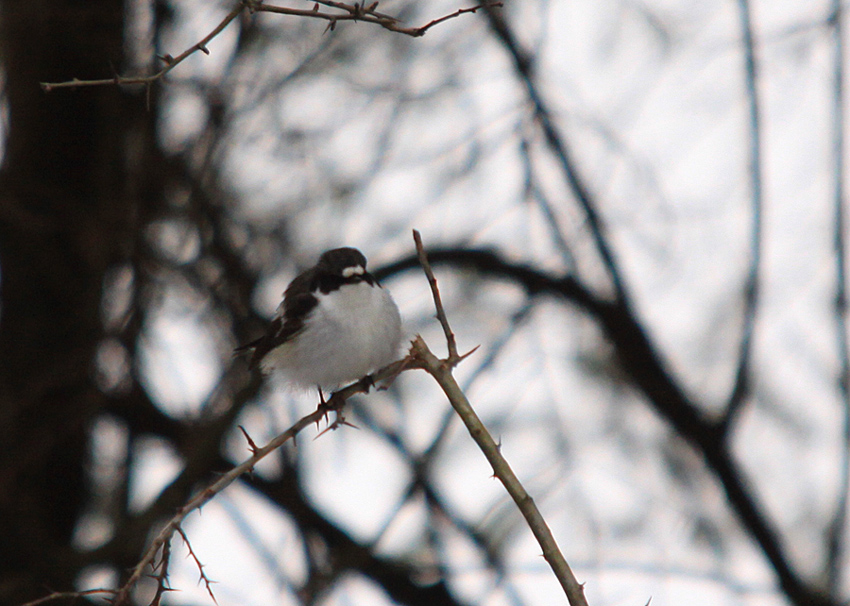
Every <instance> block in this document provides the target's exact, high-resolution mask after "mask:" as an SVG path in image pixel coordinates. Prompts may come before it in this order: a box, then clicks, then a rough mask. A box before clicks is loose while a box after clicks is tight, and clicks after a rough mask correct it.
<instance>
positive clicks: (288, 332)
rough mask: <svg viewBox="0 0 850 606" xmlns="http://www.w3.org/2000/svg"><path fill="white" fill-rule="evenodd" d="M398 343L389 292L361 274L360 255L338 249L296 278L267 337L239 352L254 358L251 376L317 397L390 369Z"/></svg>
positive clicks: (397, 324) (396, 319) (398, 320)
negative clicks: (279, 380)
mask: <svg viewBox="0 0 850 606" xmlns="http://www.w3.org/2000/svg"><path fill="white" fill-rule="evenodd" d="M400 341H401V316H400V314H399V311H398V307H397V306H396V304H395V301H394V300H393V298H392V296H391V295H390V293H389V291H388V290H386V289H385V288H383V287H382V286H381V285H380V284H379V283H378V281H377V280H376V279H375V277H374V276H373V275H372V274H370V273H369V272H368V271H367V270H366V257H365V256H364V255H363V253H361V252H360V251H359V250H357V249H356V248H350V247H343V248H334V249H332V250H328V251H325V252H324V253H322V255H321V256H320V257H319V261H318V263H316V265H314V266H313V267H311V268H310V269H307V270H306V271H304V272H303V273H301V274H299V275H298V276H297V277H295V279H293V280H292V282H290V283H289V286H287V288H286V291H285V292H284V294H283V301H282V302H281V304H280V306H279V307H278V308H277V312H276V313H275V316H274V318H273V319H272V321H271V322H270V324H269V326H268V329H267V331H266V333H265V334H264V335H263V336H262V337H260V338H259V339H256V340H255V341H252V342H250V343H248V344H246V345H243V346H241V347H238V348H236V351H237V352H247V351H251V352H252V353H251V358H250V361H249V363H248V364H249V367H250V368H252V369H253V368H256V367H259V368H260V370H261V371H262V373H263V374H271V373H278V374H279V375H281V376H282V377H283V378H284V379H286V380H287V381H288V383H289V384H290V385H291V386H293V387H296V388H311V387H318V388H319V394H320V396H321V394H322V390H323V389H328V390H333V389H336V388H338V387H340V386H341V385H344V384H346V383H348V382H353V381H357V380H361V379H364V378H367V377H370V375H369V373H371V372H374V371H375V370H378V369H380V368H382V367H384V366H386V365H387V364H390V363H391V362H393V361H394V359H395V357H396V355H397V353H398V348H399V344H400Z"/></svg>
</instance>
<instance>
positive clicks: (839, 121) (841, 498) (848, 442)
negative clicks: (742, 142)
mask: <svg viewBox="0 0 850 606" xmlns="http://www.w3.org/2000/svg"><path fill="white" fill-rule="evenodd" d="M842 12H843V11H842V9H841V2H840V0H833V2H832V17H831V19H830V24H831V26H832V36H833V62H834V73H833V95H832V119H833V124H832V129H831V131H832V137H833V138H832V153H833V162H834V169H833V170H834V175H833V177H834V179H835V190H834V192H833V194H834V204H835V215H834V218H833V221H834V225H833V229H834V230H835V231H834V232H833V233H834V236H833V245H834V247H835V251H834V254H835V333H836V347H837V350H838V360H839V365H840V368H839V376H838V393H839V396H840V398H841V424H842V428H841V430H842V431H841V434H842V435H841V439H842V441H843V444H842V448H841V455H840V461H839V469H840V474H841V475H840V477H839V483H838V500H837V502H836V504H835V514H834V516H833V518H832V521H831V522H830V524H829V526H828V527H827V531H826V539H827V561H826V578H827V584H828V586H829V590H830V592H831V593H832V595H834V596H837V595H838V592H839V590H840V588H841V587H842V586H843V584H844V579H845V578H846V571H845V569H844V566H843V565H842V564H843V560H844V554H845V553H846V548H845V540H846V534H847V506H848V500H849V499H850V344H848V341H847V314H848V308H847V266H846V260H845V255H846V254H847V242H846V240H845V235H844V230H845V223H846V218H845V213H844V161H845V158H844V31H843V25H842V16H843V15H842Z"/></svg>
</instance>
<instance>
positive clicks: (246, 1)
mask: <svg viewBox="0 0 850 606" xmlns="http://www.w3.org/2000/svg"><path fill="white" fill-rule="evenodd" d="M319 5H324V6H327V7H330V8H334V9H336V10H339V11H341V12H338V13H329V12H322V11H320V10H319ZM501 6H502V2H482V3H481V4H479V5H478V6H473V7H470V8H461V9H458V10H456V11H455V12H453V13H450V14H448V15H444V16H442V17H438V18H437V19H434V20H432V21H430V22H428V23H426V24H425V25H422V26H420V27H402V26H401V25H400V24H399V20H398V19H396V18H395V17H391V16H389V15H385V14H383V13H379V12H377V11H376V10H375V9H376V8H377V7H378V3H377V2H373V3H372V4H370V5H369V6H366V5H365V3H362V4H361V3H359V2H355V3H354V4H347V3H345V2H333V1H331V0H318V1H316V2H315V4H314V5H313V8H312V9H299V8H290V7H287V6H273V5H268V4H263V2H262V0H239V1H238V2H237V3H236V4H235V5H234V7H233V8H232V9H231V11H230V12H229V13H228V14H227V16H226V17H224V19H222V20H221V22H220V23H219V24H218V25H217V26H216V27H215V28H214V29H213V30H212V31H211V32H210V33H209V34H207V35H206V36H205V37H204V38H203V39H202V40H201V41H200V42H198V43H197V44H194V45H192V46H190V47H189V48H187V49H186V50H185V51H183V52H182V53H180V54H179V55H177V56H176V57H172V56H171V55H164V56H162V57H160V59H161V60H162V61H163V62H164V63H165V67H163V68H162V69H160V70H159V71H158V72H156V73H154V74H151V75H149V76H118V75H116V76H114V77H112V78H103V79H100V80H79V79H77V78H73V79H72V80H69V81H67V82H42V83H41V88H42V90H44V91H45V92H51V91H53V90H54V89H57V88H82V87H86V86H108V85H115V86H127V85H134V84H135V85H145V86H148V87H149V86H151V85H153V84H154V83H156V82H157V81H159V80H161V79H162V78H163V77H165V75H166V74H167V73H168V72H170V71H171V70H172V69H174V68H175V67H177V66H178V65H179V64H180V63H182V62H183V61H185V60H186V59H187V58H188V57H190V56H191V55H193V54H195V53H196V52H198V51H201V52H203V53H204V54H206V55H209V54H210V51H209V49H208V48H207V45H208V44H209V42H210V41H211V40H212V39H213V38H215V37H216V36H218V35H219V34H220V33H221V32H222V31H223V30H224V29H225V28H226V27H227V26H228V25H230V23H231V22H232V21H233V20H234V19H236V18H237V17H238V16H239V15H240V14H242V12H243V11H245V10H248V11H249V12H250V13H251V14H254V13H276V14H279V15H290V16H293V17H304V18H308V19H321V20H324V21H327V22H328V27H327V29H328V30H330V31H333V30H334V28H335V27H336V24H337V22H339V21H364V22H366V23H373V24H375V25H378V26H380V27H382V28H384V29H386V30H389V31H391V32H395V33H398V34H404V35H407V36H412V37H414V38H418V37H421V36H424V35H425V32H427V31H428V30H429V29H431V28H432V27H434V26H435V25H437V24H439V23H443V22H444V21H448V20H449V19H454V18H455V17H459V16H460V15H464V14H467V13H475V12H477V11H478V10H480V9H482V8H485V7H487V8H491V7H492V8H495V7H501ZM326 31H327V30H326Z"/></svg>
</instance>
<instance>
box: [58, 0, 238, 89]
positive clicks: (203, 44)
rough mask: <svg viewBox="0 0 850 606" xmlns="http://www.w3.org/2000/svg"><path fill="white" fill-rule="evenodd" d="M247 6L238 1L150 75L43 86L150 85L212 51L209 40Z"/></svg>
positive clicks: (164, 59) (166, 58) (73, 81)
mask: <svg viewBox="0 0 850 606" xmlns="http://www.w3.org/2000/svg"><path fill="white" fill-rule="evenodd" d="M246 6H247V5H246V4H245V3H244V2H238V3H237V4H236V6H234V7H233V9H232V10H231V11H230V12H229V13H227V16H225V17H224V19H222V20H221V22H220V23H219V24H218V25H216V26H215V28H213V30H212V31H211V32H210V33H209V34H207V35H206V36H204V37H203V38H202V39H201V41H200V42H198V43H196V44H194V45H192V46H190V47H189V48H187V49H186V50H185V51H183V52H182V53H180V54H179V55H177V56H176V57H172V56H171V55H165V56H164V57H161V59H162V60H163V62H164V63H165V67H163V68H162V69H161V70H159V71H158V72H156V73H155V74H152V75H150V76H137V77H133V76H129V77H128V76H115V77H114V78H106V79H103V80H78V79H77V78H74V79H73V80H70V81H68V82H42V83H41V88H42V89H43V90H44V91H45V92H50V91H52V90H53V89H56V88H80V87H82V86H106V85H110V84H115V85H127V84H144V85H147V86H150V85H151V84H153V83H154V82H156V81H157V80H160V79H162V77H163V76H165V74H167V73H168V72H170V71H171V70H172V69H174V68H175V67H177V66H178V65H179V64H180V63H182V62H183V61H185V60H186V59H187V58H188V57H190V56H191V55H194V54H195V53H196V52H198V51H201V52H203V53H204V54H206V55H209V54H210V51H209V49H207V44H209V42H210V41H211V40H212V39H213V38H215V37H216V36H218V35H219V34H220V33H221V32H222V31H223V30H224V28H226V27H227V26H228V25H230V23H231V21H233V20H234V19H236V17H238V16H239V15H240V14H241V13H242V11H243V10H245V8H246Z"/></svg>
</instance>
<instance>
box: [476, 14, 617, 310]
mask: <svg viewBox="0 0 850 606" xmlns="http://www.w3.org/2000/svg"><path fill="white" fill-rule="evenodd" d="M481 7H482V8H484V9H485V14H486V15H487V18H488V20H489V22H490V27H491V29H492V30H493V31H494V32H495V34H496V35H497V36H498V38H499V40H500V41H501V42H502V45H503V46H504V47H505V50H507V51H508V54H509V55H510V56H511V58H512V59H513V62H514V69H515V70H516V72H517V75H518V76H519V80H520V81H521V83H522V85H523V86H524V87H525V90H526V94H527V95H528V99H529V101H531V104H532V107H533V111H534V117H535V119H536V120H537V122H538V124H539V125H540V129H541V130H542V132H543V136H544V138H545V140H546V144H547V145H548V146H549V149H550V150H551V151H552V153H553V154H554V156H555V160H556V161H557V163H558V164H559V165H560V169H561V172H562V173H563V175H564V179H565V180H566V182H567V185H568V186H569V188H570V189H571V191H572V193H573V195H574V196H575V198H576V200H577V201H578V203H579V206H581V208H582V211H583V212H584V215H585V217H587V225H588V227H589V228H590V233H591V235H592V237H593V243H594V245H595V246H596V250H597V252H598V253H599V256H600V258H601V259H602V264H603V265H604V267H605V270H606V271H607V272H608V277H609V278H610V279H611V283H612V286H613V288H614V293H615V295H616V297H617V298H618V299H620V300H622V301H626V300H627V297H626V289H625V284H624V282H623V278H622V276H621V275H620V268H619V266H618V265H617V261H616V259H615V257H614V251H613V249H612V248H611V245H610V243H609V241H608V238H607V236H606V233H605V232H606V230H605V225H604V222H603V219H602V216H601V214H600V213H599V210H598V209H597V207H596V202H595V200H594V199H593V196H592V194H591V192H590V189H589V188H588V186H587V184H586V183H585V181H584V179H582V177H581V175H580V174H579V172H578V167H577V166H576V163H575V161H574V160H573V157H572V153H571V152H570V149H569V147H568V146H567V143H566V142H565V141H564V139H563V137H561V134H560V133H559V132H558V129H557V127H556V126H555V122H554V120H553V119H552V114H551V112H550V111H549V107H548V105H547V104H546V103H545V101H544V100H543V95H542V93H541V91H540V88H539V87H538V85H537V79H536V77H535V74H534V61H533V59H532V55H531V54H530V53H528V52H527V51H526V50H525V49H524V48H522V46H521V45H520V42H519V40H518V39H517V37H516V35H515V34H514V32H513V30H512V29H511V28H510V26H509V25H508V23H507V21H506V20H505V18H504V15H503V14H502V13H501V12H500V11H494V10H491V8H490V6H489V4H487V3H486V2H481Z"/></svg>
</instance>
